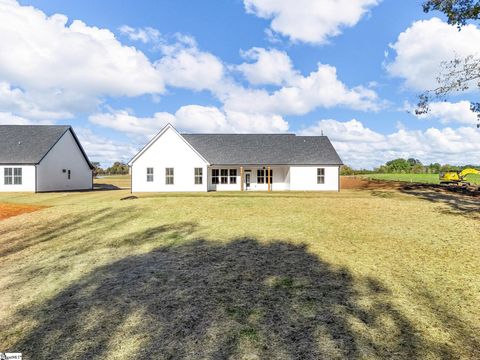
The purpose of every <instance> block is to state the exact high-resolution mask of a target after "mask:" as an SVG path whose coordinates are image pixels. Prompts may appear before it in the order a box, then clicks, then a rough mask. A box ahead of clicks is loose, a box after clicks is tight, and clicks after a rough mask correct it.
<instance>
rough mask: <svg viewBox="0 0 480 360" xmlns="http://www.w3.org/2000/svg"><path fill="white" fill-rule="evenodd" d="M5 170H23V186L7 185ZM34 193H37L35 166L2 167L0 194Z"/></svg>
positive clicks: (0, 167) (0, 169) (0, 172)
mask: <svg viewBox="0 0 480 360" xmlns="http://www.w3.org/2000/svg"><path fill="white" fill-rule="evenodd" d="M5 168H21V169H22V184H21V185H15V184H12V185H5V182H4V173H5V170H4V169H5ZM3 191H5V192H10V191H11V192H17V191H25V192H34V191H35V165H15V164H12V165H0V192H3Z"/></svg>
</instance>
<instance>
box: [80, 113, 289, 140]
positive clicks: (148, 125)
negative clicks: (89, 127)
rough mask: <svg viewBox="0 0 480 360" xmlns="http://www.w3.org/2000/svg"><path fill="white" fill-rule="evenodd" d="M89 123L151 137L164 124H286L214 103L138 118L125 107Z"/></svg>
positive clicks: (264, 127) (206, 128)
mask: <svg viewBox="0 0 480 360" xmlns="http://www.w3.org/2000/svg"><path fill="white" fill-rule="evenodd" d="M89 120H90V122H92V123H94V124H96V125H100V126H103V127H107V128H110V129H114V130H116V131H121V132H125V133H127V134H130V135H133V136H138V135H141V136H144V137H152V136H153V135H154V134H156V133H157V132H158V131H160V130H161V128H162V127H164V126H165V125H166V124H167V123H170V124H172V125H174V126H175V127H177V129H178V130H179V131H189V132H199V133H215V132H217V133H218V132H232V133H235V132H237V133H238V132H240V133H242V132H243V133H245V132H284V131H287V130H288V123H287V122H286V121H285V120H284V119H283V118H282V117H281V116H279V115H263V114H255V113H253V114H251V113H249V114H245V113H239V112H235V111H223V110H221V109H219V108H217V107H214V106H200V105H187V106H182V107H181V108H179V109H178V111H177V112H176V113H175V114H170V113H165V112H161V113H155V114H153V116H151V117H137V116H135V115H134V114H133V113H132V112H131V111H128V110H112V109H111V110H110V111H109V112H107V113H98V114H94V115H91V116H90V117H89Z"/></svg>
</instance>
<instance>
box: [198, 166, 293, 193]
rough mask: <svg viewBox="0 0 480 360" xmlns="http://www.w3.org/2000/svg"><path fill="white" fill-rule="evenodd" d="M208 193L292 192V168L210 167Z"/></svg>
mask: <svg viewBox="0 0 480 360" xmlns="http://www.w3.org/2000/svg"><path fill="white" fill-rule="evenodd" d="M207 176H208V191H283V190H290V166H285V165H283V166H279V165H241V166H232V165H225V166H221V165H217V166H210V167H208V171H207Z"/></svg>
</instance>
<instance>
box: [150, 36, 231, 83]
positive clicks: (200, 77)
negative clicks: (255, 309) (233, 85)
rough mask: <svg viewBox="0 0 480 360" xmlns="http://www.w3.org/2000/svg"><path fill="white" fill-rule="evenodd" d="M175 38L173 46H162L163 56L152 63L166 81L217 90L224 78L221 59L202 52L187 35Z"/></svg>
mask: <svg viewBox="0 0 480 360" xmlns="http://www.w3.org/2000/svg"><path fill="white" fill-rule="evenodd" d="M177 40H179V41H178V42H177V43H175V44H173V45H172V44H168V45H163V46H162V47H161V49H162V52H163V53H164V56H163V57H162V58H161V59H159V60H158V61H157V62H156V64H155V65H156V67H157V69H158V70H159V71H160V72H161V73H162V74H163V77H164V79H165V82H166V84H167V85H169V86H174V87H179V88H186V89H191V90H197V91H198V90H210V91H213V92H215V91H218V89H219V88H220V87H221V86H222V85H223V83H224V82H226V81H227V80H226V79H225V67H224V65H223V63H222V61H221V60H220V59H219V58H217V57H216V56H215V55H213V54H211V53H208V52H204V51H201V50H200V49H199V48H198V46H197V44H196V43H195V41H194V40H193V39H192V38H190V37H177Z"/></svg>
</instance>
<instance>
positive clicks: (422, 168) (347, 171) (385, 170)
mask: <svg viewBox="0 0 480 360" xmlns="http://www.w3.org/2000/svg"><path fill="white" fill-rule="evenodd" d="M469 167H473V168H480V167H479V166H475V165H464V166H459V165H450V164H443V165H442V164H440V163H430V164H428V165H424V164H422V162H421V161H420V160H418V159H414V158H409V159H403V158H398V159H394V160H390V161H387V162H386V163H385V164H383V165H381V166H379V167H376V168H374V169H373V170H367V169H353V168H351V167H350V166H347V165H343V166H342V168H341V169H340V175H360V174H378V173H380V174H439V173H441V172H445V171H452V170H463V169H465V168H469Z"/></svg>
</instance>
